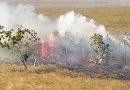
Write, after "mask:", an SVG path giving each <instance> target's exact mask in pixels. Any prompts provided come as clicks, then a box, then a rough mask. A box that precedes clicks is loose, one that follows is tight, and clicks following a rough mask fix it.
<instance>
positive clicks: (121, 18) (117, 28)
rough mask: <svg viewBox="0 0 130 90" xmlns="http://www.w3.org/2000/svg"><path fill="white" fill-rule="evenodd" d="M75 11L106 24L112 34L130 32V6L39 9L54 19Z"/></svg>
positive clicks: (38, 11) (98, 22) (39, 11)
mask: <svg viewBox="0 0 130 90" xmlns="http://www.w3.org/2000/svg"><path fill="white" fill-rule="evenodd" d="M72 10H73V11H75V12H76V13H80V14H82V15H84V16H86V17H88V18H90V19H94V20H95V22H96V24H98V25H100V24H102V25H105V27H106V29H107V30H108V31H109V32H110V33H112V34H123V33H124V32H129V33H130V7H124V8H121V7H120V8H55V9H37V10H36V11H37V13H43V14H44V15H47V16H49V17H51V18H52V19H56V18H58V17H59V16H60V15H62V14H65V13H66V12H69V11H72Z"/></svg>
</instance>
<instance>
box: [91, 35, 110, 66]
mask: <svg viewBox="0 0 130 90" xmlns="http://www.w3.org/2000/svg"><path fill="white" fill-rule="evenodd" d="M90 39H91V50H93V51H94V52H95V53H96V54H97V56H96V58H97V60H96V61H93V62H95V63H97V64H101V63H103V60H105V62H106V64H109V56H110V52H111V51H112V50H110V49H109V47H110V45H109V44H105V43H104V42H103V36H102V35H100V34H94V35H92V36H91V37H90Z"/></svg>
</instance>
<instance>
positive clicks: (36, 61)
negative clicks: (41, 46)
mask: <svg viewBox="0 0 130 90" xmlns="http://www.w3.org/2000/svg"><path fill="white" fill-rule="evenodd" d="M34 59H35V61H34V67H36V66H37V65H38V66H39V62H38V60H37V58H36V57H34ZM36 63H37V65H36Z"/></svg>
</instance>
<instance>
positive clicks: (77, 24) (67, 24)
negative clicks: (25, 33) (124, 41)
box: [0, 3, 124, 59]
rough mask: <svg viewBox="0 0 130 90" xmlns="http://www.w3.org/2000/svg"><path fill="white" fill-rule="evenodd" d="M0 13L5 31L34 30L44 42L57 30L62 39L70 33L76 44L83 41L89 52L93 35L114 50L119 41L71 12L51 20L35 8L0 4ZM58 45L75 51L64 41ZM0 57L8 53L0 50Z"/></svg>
mask: <svg viewBox="0 0 130 90" xmlns="http://www.w3.org/2000/svg"><path fill="white" fill-rule="evenodd" d="M0 12H1V14H0V25H3V26H4V27H5V29H7V30H9V29H15V30H17V28H19V27H20V26H21V25H22V26H23V27H24V28H29V29H33V30H36V32H38V36H39V37H40V38H44V40H49V38H48V35H49V34H50V33H52V32H53V31H55V30H58V32H59V34H60V36H61V37H64V36H65V33H66V32H70V33H71V34H72V36H73V37H74V39H75V42H76V43H79V41H80V40H81V39H83V40H84V41H82V42H81V44H82V45H81V46H82V47H83V48H85V49H86V50H89V51H90V36H91V35H93V34H94V33H99V34H102V35H103V36H104V41H105V42H107V43H110V46H111V48H116V47H117V45H118V44H119V41H118V40H117V39H116V38H115V37H113V36H112V35H110V34H109V33H108V32H107V31H106V29H105V26H104V25H100V26H97V25H96V24H95V22H94V20H93V19H89V18H87V17H85V16H82V15H81V14H75V13H74V12H73V11H71V12H67V13H66V14H64V15H61V16H59V18H58V19H55V20H52V19H51V18H49V17H48V16H45V15H42V14H37V13H36V12H35V7H34V6H31V5H22V4H18V5H17V6H10V5H8V4H7V3H0ZM108 36H109V37H108ZM108 38H109V39H108ZM115 41H116V42H115ZM58 43H62V45H65V46H66V47H67V48H68V49H69V50H70V53H72V52H75V51H76V48H75V47H74V46H70V45H69V44H68V43H66V42H64V41H60V42H58ZM85 49H83V50H84V51H83V52H84V54H86V53H85V52H86V51H85ZM121 50H122V52H123V51H124V47H123V46H122V47H121ZM3 51H4V52H5V53H3ZM115 52H116V51H115ZM0 55H1V56H7V57H9V56H8V55H10V53H9V52H8V51H7V52H6V50H3V49H0ZM71 59H72V58H71Z"/></svg>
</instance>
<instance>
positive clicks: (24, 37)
mask: <svg viewBox="0 0 130 90" xmlns="http://www.w3.org/2000/svg"><path fill="white" fill-rule="evenodd" d="M37 40H39V38H37V33H36V32H35V31H34V30H29V29H26V28H24V29H23V28H22V27H21V28H18V30H17V31H14V30H13V29H12V30H8V31H6V30H4V27H3V26H0V46H1V47H2V48H8V49H9V50H12V51H14V52H15V53H16V54H17V55H18V56H19V57H20V59H21V62H22V63H23V65H24V69H25V70H26V69H27V65H26V63H25V62H26V61H27V60H28V58H29V56H30V55H31V53H32V52H31V50H30V46H31V45H32V43H34V42H36V41H37Z"/></svg>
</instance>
